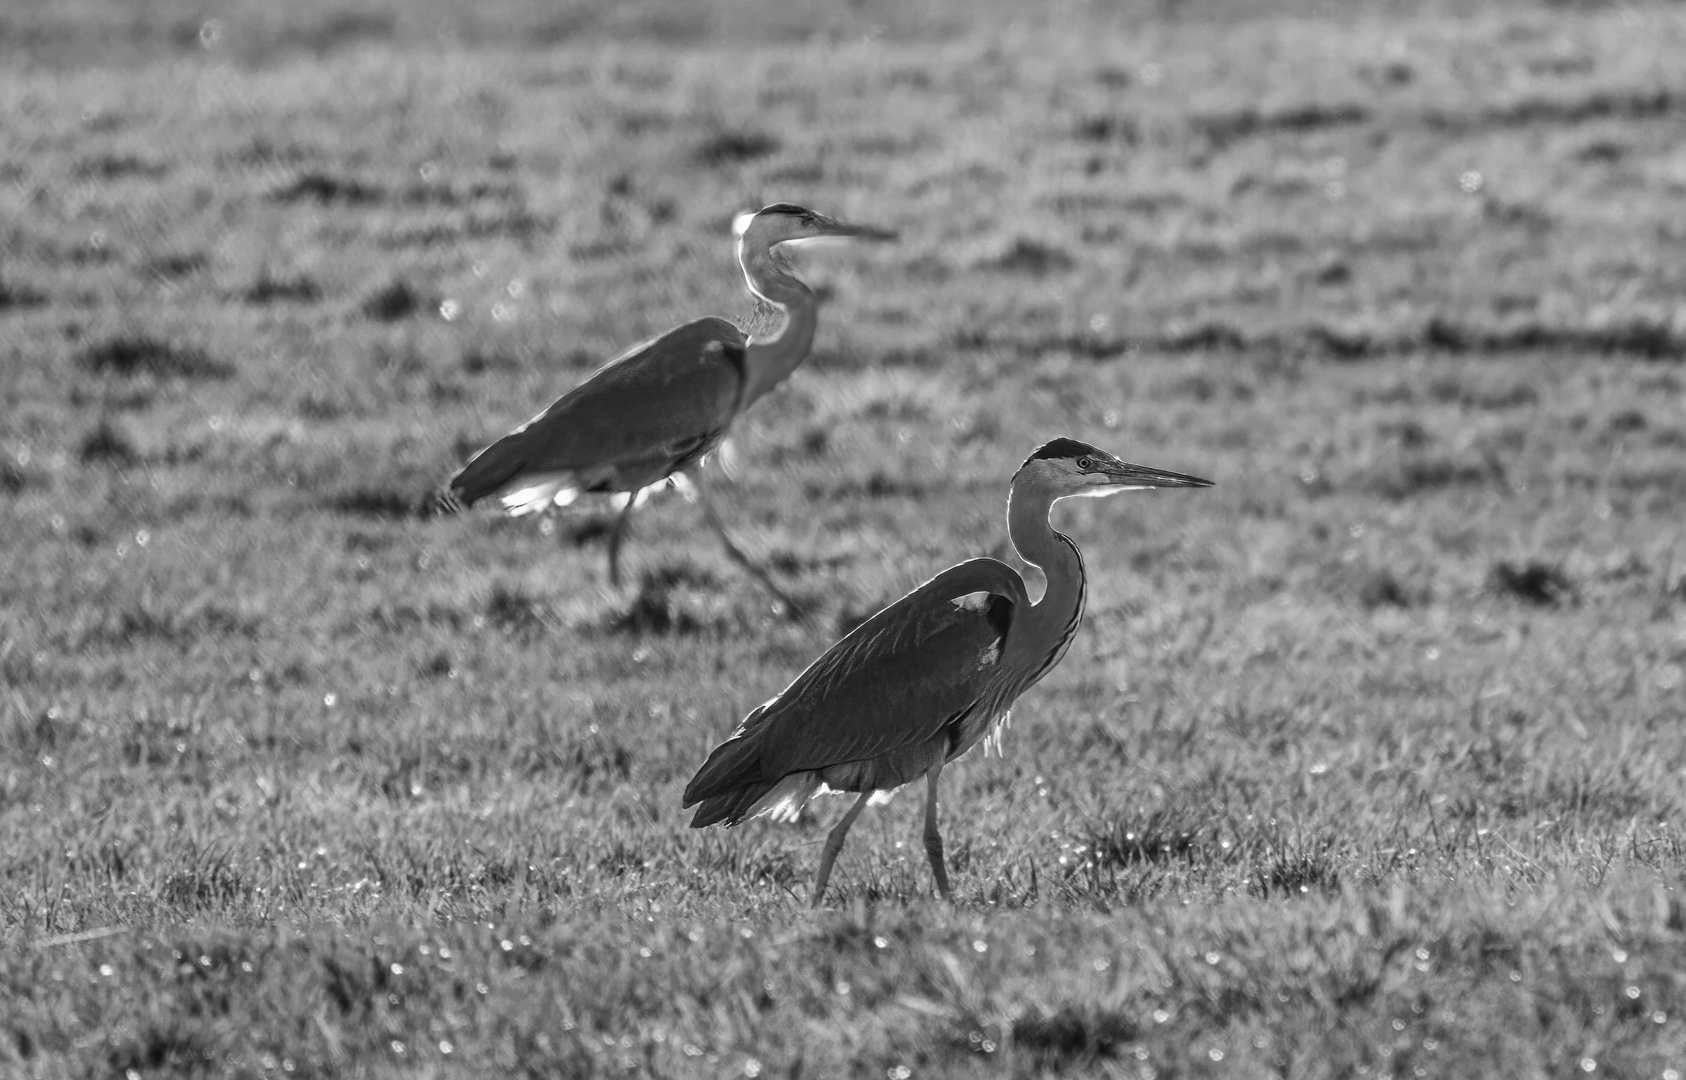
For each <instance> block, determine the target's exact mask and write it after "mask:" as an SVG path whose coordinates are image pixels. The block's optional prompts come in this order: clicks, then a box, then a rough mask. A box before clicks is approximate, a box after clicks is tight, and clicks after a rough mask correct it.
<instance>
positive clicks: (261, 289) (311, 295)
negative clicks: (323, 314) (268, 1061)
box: [240, 267, 322, 304]
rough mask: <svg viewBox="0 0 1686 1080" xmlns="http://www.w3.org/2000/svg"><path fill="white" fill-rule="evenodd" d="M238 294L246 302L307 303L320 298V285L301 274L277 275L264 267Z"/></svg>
mask: <svg viewBox="0 0 1686 1080" xmlns="http://www.w3.org/2000/svg"><path fill="white" fill-rule="evenodd" d="M240 295H241V298H242V299H243V300H245V301H246V303H248V304H274V303H292V304H308V303H312V302H314V301H317V300H320V299H321V298H322V287H321V286H320V285H318V284H316V282H315V281H314V280H312V279H311V278H308V277H305V276H304V275H303V274H294V275H292V276H291V277H277V276H275V275H274V274H272V273H270V270H269V268H268V267H264V268H263V270H261V271H260V272H259V273H258V276H257V279H256V280H254V281H253V282H252V283H251V284H250V285H248V286H246V291H245V292H243V293H241V294H240Z"/></svg>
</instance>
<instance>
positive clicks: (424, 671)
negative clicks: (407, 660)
mask: <svg viewBox="0 0 1686 1080" xmlns="http://www.w3.org/2000/svg"><path fill="white" fill-rule="evenodd" d="M416 674H418V675H420V676H421V677H422V678H424V679H454V678H456V677H457V666H456V664H455V663H453V662H452V660H451V654H450V653H447V652H436V653H434V654H433V655H432V656H430V657H428V658H427V659H426V660H424V661H422V662H421V663H420V664H418V665H416Z"/></svg>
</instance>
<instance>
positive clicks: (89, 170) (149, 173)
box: [73, 154, 170, 180]
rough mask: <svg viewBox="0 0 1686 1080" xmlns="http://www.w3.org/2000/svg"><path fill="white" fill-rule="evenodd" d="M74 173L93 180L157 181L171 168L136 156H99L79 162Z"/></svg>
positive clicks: (164, 163) (160, 162) (165, 164)
mask: <svg viewBox="0 0 1686 1080" xmlns="http://www.w3.org/2000/svg"><path fill="white" fill-rule="evenodd" d="M73 171H74V173H75V174H76V175H77V176H79V177H83V178H86V179H93V180H121V179H123V178H125V177H130V176H135V177H140V178H141V179H144V180H156V179H157V178H158V177H161V176H163V175H164V174H165V173H167V172H169V171H170V166H169V165H168V164H167V163H166V162H162V161H153V160H151V159H149V158H143V157H140V156H138V155H136V154H97V155H95V156H94V157H91V158H84V159H83V160H81V161H78V162H77V163H76V166H75V168H74V170H73Z"/></svg>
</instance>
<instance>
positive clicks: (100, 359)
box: [76, 334, 234, 379]
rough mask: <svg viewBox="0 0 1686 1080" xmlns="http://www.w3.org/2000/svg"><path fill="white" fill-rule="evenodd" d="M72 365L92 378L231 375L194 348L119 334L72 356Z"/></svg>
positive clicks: (227, 367) (225, 367) (226, 366)
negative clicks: (94, 376)
mask: <svg viewBox="0 0 1686 1080" xmlns="http://www.w3.org/2000/svg"><path fill="white" fill-rule="evenodd" d="M76 364H77V366H78V367H80V368H81V369H82V370H83V371H88V372H92V373H93V374H96V375H123V376H131V377H132V376H137V375H150V376H152V377H153V378H158V379H226V378H228V377H229V376H231V375H233V374H234V368H233V366H232V365H230V364H228V363H225V362H223V361H221V360H217V359H214V358H213V357H212V356H211V355H210V354H209V353H207V352H206V351H205V350H204V349H201V348H199V347H198V346H196V345H174V344H171V343H170V342H167V341H159V340H158V339H157V338H153V337H147V336H145V335H141V334H136V335H128V334H122V335H118V336H116V337H111V338H107V339H106V340H104V341H101V342H98V343H97V344H93V345H89V346H88V347H87V348H85V349H83V350H82V351H81V352H79V353H78V354H77V355H76Z"/></svg>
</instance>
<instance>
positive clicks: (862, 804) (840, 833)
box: [813, 791, 872, 907]
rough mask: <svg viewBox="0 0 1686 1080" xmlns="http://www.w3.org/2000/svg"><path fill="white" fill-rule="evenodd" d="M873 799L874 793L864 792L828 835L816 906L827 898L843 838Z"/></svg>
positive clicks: (823, 852)
mask: <svg viewBox="0 0 1686 1080" xmlns="http://www.w3.org/2000/svg"><path fill="white" fill-rule="evenodd" d="M871 797H872V792H870V791H863V792H861V797H860V798H858V799H856V800H855V805H853V806H851V807H849V812H848V813H846V814H844V815H843V820H841V821H839V822H838V823H837V824H836V825H833V826H832V827H831V831H830V832H829V833H827V834H826V837H825V847H824V848H822V849H821V851H820V876H819V877H818V878H817V879H815V881H814V901H813V903H814V906H815V907H819V906H820V900H821V899H822V898H823V897H824V896H825V883H826V882H827V881H828V880H830V878H831V864H832V863H834V862H836V861H837V853H838V852H839V851H842V850H843V838H844V837H845V836H848V835H849V826H851V825H853V824H854V823H855V819H856V818H858V817H860V816H861V811H862V810H865V809H866V800H867V799H869V798H871Z"/></svg>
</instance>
